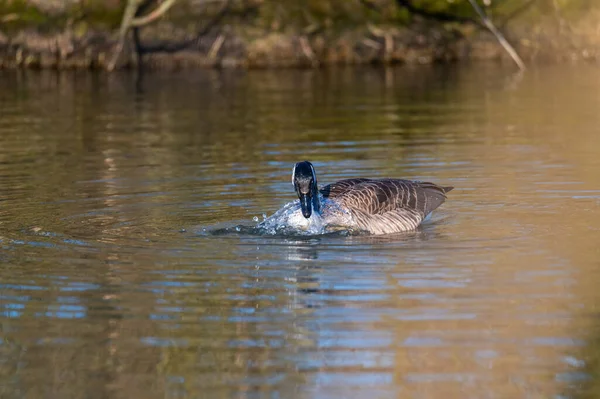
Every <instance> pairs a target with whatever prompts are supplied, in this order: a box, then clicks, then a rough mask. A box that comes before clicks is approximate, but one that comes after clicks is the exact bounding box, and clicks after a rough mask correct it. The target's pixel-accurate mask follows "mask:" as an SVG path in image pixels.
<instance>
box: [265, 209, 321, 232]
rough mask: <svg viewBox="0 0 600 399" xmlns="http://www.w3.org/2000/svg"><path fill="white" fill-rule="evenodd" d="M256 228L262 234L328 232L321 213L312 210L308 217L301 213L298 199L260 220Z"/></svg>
mask: <svg viewBox="0 0 600 399" xmlns="http://www.w3.org/2000/svg"><path fill="white" fill-rule="evenodd" d="M257 228H258V229H260V230H261V232H262V233H263V234H294V235H317V234H325V233H327V232H328V231H327V230H326V225H325V223H324V222H323V218H322V217H321V215H319V214H317V213H316V212H313V213H312V215H311V216H310V218H308V219H306V218H305V217H304V216H303V215H302V210H301V209H300V202H299V201H292V202H288V203H287V204H285V205H284V206H283V207H282V208H281V209H279V210H278V211H277V212H275V213H274V214H273V215H271V216H270V217H268V218H266V219H265V220H263V221H262V222H260V223H259V224H258V225H257Z"/></svg>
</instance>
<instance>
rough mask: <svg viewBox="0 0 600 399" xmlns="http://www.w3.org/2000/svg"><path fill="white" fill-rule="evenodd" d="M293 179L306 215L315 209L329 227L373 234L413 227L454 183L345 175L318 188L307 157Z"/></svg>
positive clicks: (295, 170)
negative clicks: (349, 176) (348, 176)
mask: <svg viewBox="0 0 600 399" xmlns="http://www.w3.org/2000/svg"><path fill="white" fill-rule="evenodd" d="M292 183H293V184H294V188H295V190H296V194H298V199H299V200H300V209H301V211H302V215H303V216H304V218H306V219H310V218H311V216H313V213H314V214H316V216H317V217H318V218H319V219H321V222H320V223H322V224H324V225H326V226H327V227H329V229H330V230H331V229H334V230H335V229H339V228H348V229H357V230H361V231H367V232H369V233H371V234H389V233H397V232H401V231H408V230H413V229H415V228H417V226H419V224H421V222H422V221H423V219H425V217H427V215H429V214H430V213H431V212H432V211H433V210H434V209H436V208H437V207H438V206H440V205H441V204H442V203H444V201H445V200H446V193H447V192H449V191H450V190H452V189H453V188H454V187H441V186H438V185H436V184H433V183H426V182H417V181H410V180H400V179H364V178H356V179H346V180H340V181H338V182H336V183H332V184H329V185H327V186H325V187H323V188H322V189H320V190H319V188H318V186H317V175H316V173H315V168H314V167H313V165H312V164H311V163H310V162H308V161H303V162H298V163H296V165H294V170H293V173H292Z"/></svg>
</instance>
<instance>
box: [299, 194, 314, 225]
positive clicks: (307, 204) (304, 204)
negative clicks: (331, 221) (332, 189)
mask: <svg viewBox="0 0 600 399" xmlns="http://www.w3.org/2000/svg"><path fill="white" fill-rule="evenodd" d="M298 197H299V198H300V208H302V215H303V216H304V217H305V218H307V219H308V218H309V217H310V215H312V201H311V196H310V194H300V195H299V196H298Z"/></svg>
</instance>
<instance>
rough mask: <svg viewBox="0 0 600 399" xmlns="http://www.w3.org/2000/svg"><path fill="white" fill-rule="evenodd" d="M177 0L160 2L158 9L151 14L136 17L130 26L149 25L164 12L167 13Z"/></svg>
mask: <svg viewBox="0 0 600 399" xmlns="http://www.w3.org/2000/svg"><path fill="white" fill-rule="evenodd" d="M176 1H177V0H165V1H164V2H162V3H160V5H159V6H158V7H156V10H154V11H152V12H151V13H150V14H148V15H144V16H143V17H138V18H134V19H133V20H132V21H131V25H130V26H131V27H132V28H139V27H140V26H144V25H148V24H149V23H152V22H154V21H156V20H157V19H158V18H160V17H161V16H162V15H163V14H164V13H166V12H167V11H168V10H169V8H171V6H173V4H175V2H176Z"/></svg>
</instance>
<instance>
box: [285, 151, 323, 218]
mask: <svg viewBox="0 0 600 399" xmlns="http://www.w3.org/2000/svg"><path fill="white" fill-rule="evenodd" d="M292 183H293V184H294V189H295V190H296V194H297V195H298V199H300V208H301V209H302V215H303V216H304V217H305V218H306V219H308V218H310V216H311V215H312V213H313V211H314V212H317V213H318V212H320V210H321V203H320V201H319V189H318V187H317V175H316V173H315V168H314V167H313V166H312V164H311V163H310V162H308V161H302V162H298V163H297V164H296V165H294V170H293V173H292Z"/></svg>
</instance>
